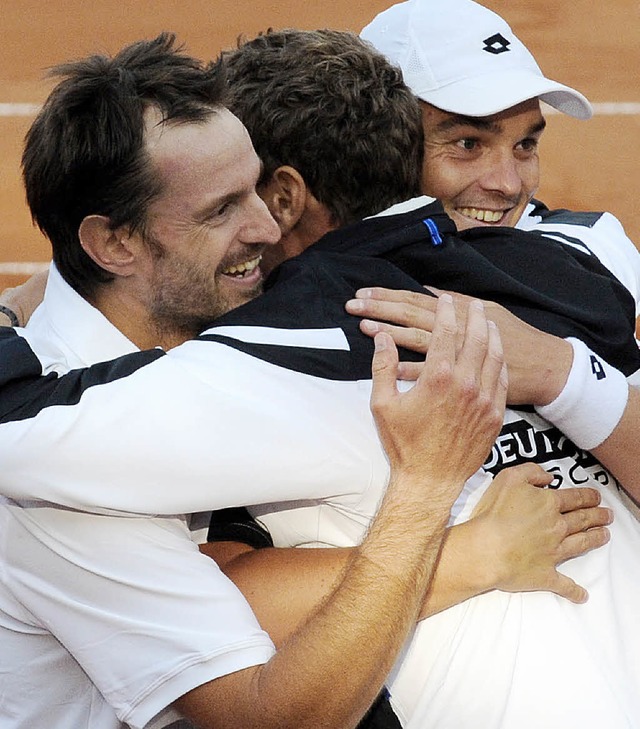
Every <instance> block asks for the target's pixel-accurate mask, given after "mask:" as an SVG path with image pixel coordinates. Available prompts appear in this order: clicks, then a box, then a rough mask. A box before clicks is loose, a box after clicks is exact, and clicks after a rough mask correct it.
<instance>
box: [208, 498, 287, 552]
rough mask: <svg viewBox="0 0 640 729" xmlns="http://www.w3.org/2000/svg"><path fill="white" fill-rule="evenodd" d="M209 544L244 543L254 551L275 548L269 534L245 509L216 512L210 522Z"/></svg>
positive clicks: (235, 508) (237, 508)
mask: <svg viewBox="0 0 640 729" xmlns="http://www.w3.org/2000/svg"><path fill="white" fill-rule="evenodd" d="M207 541H208V542H242V543H243V544H248V545H249V546H250V547H253V548H254V549H262V548H263V547H273V540H272V539H271V535H270V534H269V532H268V531H267V530H266V529H265V528H264V527H263V526H262V525H260V524H258V522H257V521H256V520H255V519H254V518H253V517H252V516H251V514H249V512H248V511H247V510H246V509H245V508H244V507H243V506H239V507H233V508H230V509H220V510H219V511H214V512H213V514H212V515H211V521H210V522H209V531H208V533H207Z"/></svg>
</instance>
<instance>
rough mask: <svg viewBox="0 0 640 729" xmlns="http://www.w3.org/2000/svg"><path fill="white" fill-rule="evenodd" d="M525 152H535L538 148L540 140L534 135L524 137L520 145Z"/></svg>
mask: <svg viewBox="0 0 640 729" xmlns="http://www.w3.org/2000/svg"><path fill="white" fill-rule="evenodd" d="M518 146H519V147H520V149H522V150H523V151H524V152H535V151H536V149H538V140H537V139H534V138H533V137H527V139H523V140H522V141H521V142H520V144H519V145H518Z"/></svg>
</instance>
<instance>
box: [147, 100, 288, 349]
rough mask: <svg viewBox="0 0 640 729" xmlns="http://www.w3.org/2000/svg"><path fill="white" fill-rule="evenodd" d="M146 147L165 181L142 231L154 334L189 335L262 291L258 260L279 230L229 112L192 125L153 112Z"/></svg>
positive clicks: (250, 152) (242, 133)
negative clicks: (164, 120)
mask: <svg viewBox="0 0 640 729" xmlns="http://www.w3.org/2000/svg"><path fill="white" fill-rule="evenodd" d="M146 146H147V151H148V154H149V158H150V162H151V164H152V165H153V166H154V167H155V170H156V172H157V174H158V175H159V177H160V180H161V183H162V191H161V192H160V194H159V195H158V196H157V197H156V198H154V199H153V201H152V202H151V203H150V205H149V208H148V211H147V216H146V225H145V233H144V239H145V242H146V243H147V245H148V250H149V256H148V263H147V271H148V276H147V283H148V307H149V309H150V313H151V316H152V320H153V321H154V323H155V325H156V327H157V328H158V330H159V331H170V330H172V329H176V328H177V329H184V330H186V331H189V332H191V334H192V335H193V333H198V332H199V331H202V329H203V327H204V326H205V325H206V324H208V323H210V322H211V321H212V320H213V319H215V318H216V317H218V316H220V315H222V314H224V313H226V312H227V311H229V310H230V309H234V308H236V307H237V306H240V305H241V304H244V303H245V302H247V301H249V300H250V299H252V298H254V297H255V296H257V295H258V294H259V293H260V292H261V290H262V274H261V272H260V267H259V266H258V264H259V262H260V257H261V255H262V252H263V251H264V250H265V247H266V246H268V245H273V244H274V243H276V242H277V241H278V240H279V239H280V230H279V228H278V226H277V224H276V222H275V221H274V220H273V218H272V217H271V215H270V213H269V211H268V210H267V208H266V206H265V204H264V203H263V202H262V200H261V199H260V198H259V197H258V195H257V193H256V190H255V185H256V182H257V181H258V178H259V175H260V169H261V167H260V161H259V159H258V157H257V155H256V153H255V151H254V149H253V146H252V144H251V141H250V139H249V135H248V133H247V131H246V129H245V128H244V126H243V125H242V124H241V123H240V121H239V120H238V119H237V118H236V117H235V116H234V115H233V114H231V113H230V112H229V111H227V110H224V109H221V110H218V111H217V112H216V113H215V114H212V116H211V118H210V119H209V120H207V121H205V122H202V123H189V124H172V123H171V122H168V123H162V124H158V123H157V120H154V118H153V116H152V114H151V116H150V118H149V119H148V120H147V132H146Z"/></svg>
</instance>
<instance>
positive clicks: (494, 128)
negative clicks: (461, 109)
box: [437, 114, 500, 132]
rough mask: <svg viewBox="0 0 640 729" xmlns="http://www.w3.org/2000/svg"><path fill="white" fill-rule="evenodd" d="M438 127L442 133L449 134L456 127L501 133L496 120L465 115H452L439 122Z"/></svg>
mask: <svg viewBox="0 0 640 729" xmlns="http://www.w3.org/2000/svg"><path fill="white" fill-rule="evenodd" d="M437 127H438V129H439V130H440V131H441V132H449V131H451V130H452V129H455V128H456V127H473V128H474V129H478V130H479V131H487V132H499V131H500V124H499V123H498V122H497V121H495V120H494V119H489V118H486V117H475V116H464V115H463V114H452V115H450V116H448V117H447V118H446V119H443V120H442V121H441V122H439V123H438V125H437Z"/></svg>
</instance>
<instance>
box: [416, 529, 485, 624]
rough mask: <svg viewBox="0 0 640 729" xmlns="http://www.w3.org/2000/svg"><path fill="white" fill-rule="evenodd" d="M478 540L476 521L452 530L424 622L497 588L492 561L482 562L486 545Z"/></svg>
mask: <svg viewBox="0 0 640 729" xmlns="http://www.w3.org/2000/svg"><path fill="white" fill-rule="evenodd" d="M476 537H477V531H476V529H475V524H474V522H473V521H468V522H465V523H464V524H458V525H456V526H454V527H451V528H450V529H448V531H447V534H446V537H445V541H444V543H443V546H442V551H441V553H440V558H439V560H438V565H437V568H436V571H435V573H434V575H433V579H432V581H431V586H430V587H429V591H428V593H427V595H426V598H425V601H424V604H423V606H422V610H421V612H420V618H419V619H420V620H422V619H424V618H428V617H430V616H431V615H435V614H436V613H439V612H441V611H442V610H446V609H447V608H450V607H453V606H454V605H458V604H459V603H461V602H464V601H465V600H468V599H469V598H472V597H475V596H476V595H481V594H482V593H483V592H488V591H489V590H492V589H494V588H495V584H494V580H493V579H492V576H491V568H492V561H491V559H490V558H489V559H487V560H483V559H482V558H480V559H478V555H482V554H483V545H482V544H478V541H477V538H476Z"/></svg>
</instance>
